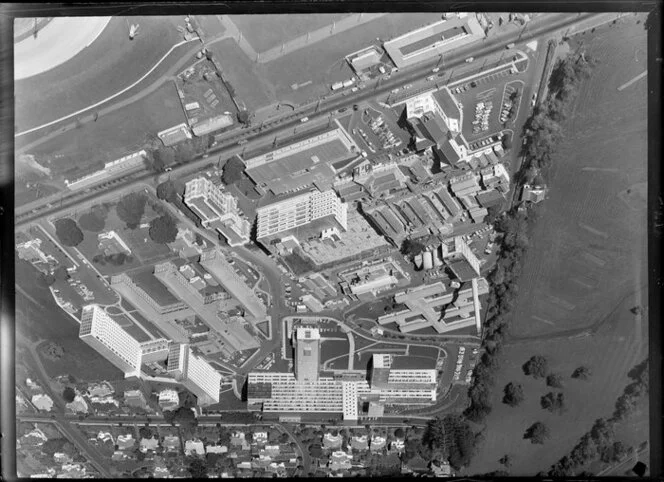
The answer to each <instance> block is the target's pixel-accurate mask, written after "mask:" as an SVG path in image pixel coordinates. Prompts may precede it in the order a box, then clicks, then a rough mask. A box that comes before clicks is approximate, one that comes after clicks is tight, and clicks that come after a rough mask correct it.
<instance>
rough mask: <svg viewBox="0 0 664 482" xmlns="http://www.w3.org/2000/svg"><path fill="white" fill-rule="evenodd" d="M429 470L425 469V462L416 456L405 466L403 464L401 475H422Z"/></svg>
mask: <svg viewBox="0 0 664 482" xmlns="http://www.w3.org/2000/svg"><path fill="white" fill-rule="evenodd" d="M428 470H429V468H428V467H427V462H426V460H424V459H423V458H422V457H421V456H420V455H416V456H415V457H413V458H412V459H410V460H409V461H408V463H407V464H403V466H402V468H401V472H402V473H407V474H410V473H413V472H415V473H424V472H427V471H428Z"/></svg>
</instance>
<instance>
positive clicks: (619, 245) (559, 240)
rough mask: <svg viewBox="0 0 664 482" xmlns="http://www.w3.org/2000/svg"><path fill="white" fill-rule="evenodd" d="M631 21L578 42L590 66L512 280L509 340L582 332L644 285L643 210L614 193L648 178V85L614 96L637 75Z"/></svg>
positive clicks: (637, 29)
mask: <svg viewBox="0 0 664 482" xmlns="http://www.w3.org/2000/svg"><path fill="white" fill-rule="evenodd" d="M630 22H631V23H630V24H629V25H624V26H622V27H609V26H607V27H603V28H601V29H598V30H597V31H596V33H595V34H594V36H593V37H590V38H589V37H588V36H587V35H586V37H585V41H584V49H585V50H586V53H587V54H588V55H590V56H592V57H595V58H598V59H599V65H597V66H596V67H595V70H594V72H593V74H592V77H591V78H590V80H588V81H586V82H585V83H584V84H583V85H582V87H581V90H580V94H579V97H578V99H577V102H576V104H575V107H574V111H573V112H572V113H571V114H570V115H569V119H570V120H569V121H568V122H567V123H566V124H565V125H564V126H563V128H564V129H565V142H564V143H563V144H562V145H561V147H560V150H559V153H558V155H557V156H556V157H555V160H554V162H553V165H554V167H553V168H552V171H551V173H550V177H549V179H550V180H549V184H550V185H551V191H550V193H549V196H548V199H547V200H546V202H544V203H543V204H542V206H541V211H540V214H539V216H538V220H537V221H536V222H535V228H534V232H533V234H532V236H531V247H530V249H529V254H528V256H527V258H526V262H525V264H524V273H523V276H522V278H521V281H520V283H519V284H520V288H521V297H520V299H519V303H518V309H517V311H516V315H517V316H515V317H514V327H513V333H514V334H515V335H516V336H529V335H536V334H545V333H552V332H557V331H561V330H566V329H573V328H578V327H583V326H588V325H590V324H592V323H594V322H596V321H598V320H600V319H602V318H603V317H604V316H606V315H607V314H608V313H610V312H611V311H612V310H613V309H614V308H615V307H616V305H617V304H618V303H620V301H621V300H622V299H623V298H624V297H625V296H627V295H629V294H630V293H632V292H634V291H637V290H638V291H640V290H641V289H642V287H643V286H645V281H644V280H643V276H644V270H645V256H646V204H645V202H641V203H639V204H640V209H636V210H635V209H632V208H631V207H630V206H629V205H628V204H626V203H625V202H623V201H622V200H621V198H620V197H619V193H621V192H623V191H626V190H627V189H629V188H630V187H632V186H634V185H637V187H638V183H643V182H645V180H646V175H647V173H646V147H647V145H646V127H647V123H646V107H647V99H646V87H647V84H646V82H645V80H644V81H638V82H636V83H635V84H633V85H631V86H630V87H628V88H626V89H625V90H623V91H620V92H617V91H616V89H617V87H618V86H620V85H622V84H624V83H625V82H627V81H629V80H630V79H632V78H634V77H635V76H636V75H638V74H639V73H641V72H643V70H644V69H645V65H644V63H643V60H641V62H637V61H635V55H634V52H635V49H639V48H641V49H645V41H646V37H645V31H644V29H643V27H642V26H641V25H636V24H635V23H634V21H633V20H630ZM618 29H619V30H618ZM576 46H577V45H576V44H575V43H573V44H572V46H571V47H572V50H574V49H575V48H576ZM617 112H620V115H619V116H618V115H615V113H617ZM636 202H637V203H638V198H637V199H636Z"/></svg>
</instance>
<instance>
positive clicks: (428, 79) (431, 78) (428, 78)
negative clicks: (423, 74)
mask: <svg viewBox="0 0 664 482" xmlns="http://www.w3.org/2000/svg"><path fill="white" fill-rule="evenodd" d="M433 79H435V76H433V75H430V76H429V77H427V81H428V82H431V81H432V80H433Z"/></svg>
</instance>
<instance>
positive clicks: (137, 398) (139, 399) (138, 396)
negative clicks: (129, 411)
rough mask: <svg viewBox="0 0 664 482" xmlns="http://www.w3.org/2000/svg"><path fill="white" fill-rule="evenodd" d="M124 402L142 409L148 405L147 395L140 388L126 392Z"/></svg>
mask: <svg viewBox="0 0 664 482" xmlns="http://www.w3.org/2000/svg"><path fill="white" fill-rule="evenodd" d="M124 402H125V404H127V405H129V406H130V407H137V408H142V409H145V408H146V407H147V402H146V400H145V396H144V395H143V392H141V391H140V390H128V391H126V392H124Z"/></svg>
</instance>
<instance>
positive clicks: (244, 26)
mask: <svg viewBox="0 0 664 482" xmlns="http://www.w3.org/2000/svg"><path fill="white" fill-rule="evenodd" d="M348 15H349V14H347V13H346V14H306V13H301V14H296V13H291V14H287V15H285V14H282V15H274V14H272V15H231V16H230V18H231V20H232V21H233V23H234V24H235V25H237V27H238V28H239V29H240V30H241V31H242V35H243V36H244V37H246V39H247V40H248V41H249V43H250V44H251V46H252V47H253V48H254V50H255V51H256V52H264V51H266V50H268V49H271V48H273V47H274V46H278V45H281V44H282V43H284V42H288V41H289V40H293V39H294V38H297V37H299V36H300V35H306V33H307V32H313V31H314V30H317V29H319V28H322V27H325V26H327V25H332V23H333V22H335V21H339V20H341V19H342V18H344V17H347V16H348Z"/></svg>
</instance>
